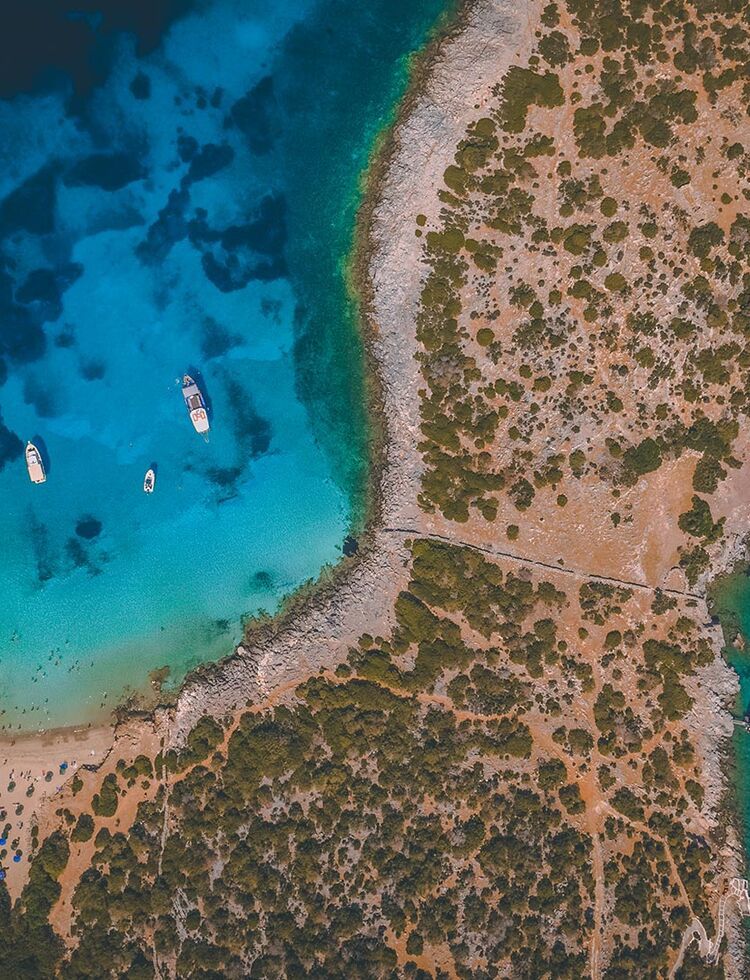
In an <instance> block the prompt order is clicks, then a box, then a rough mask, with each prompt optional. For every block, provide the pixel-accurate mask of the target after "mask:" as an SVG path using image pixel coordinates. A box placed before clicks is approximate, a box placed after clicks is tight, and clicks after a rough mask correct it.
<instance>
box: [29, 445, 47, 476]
mask: <svg viewBox="0 0 750 980" xmlns="http://www.w3.org/2000/svg"><path fill="white" fill-rule="evenodd" d="M26 469H27V470H28V473H29V479H30V480H31V482H32V483H45V482H46V481H47V474H46V473H45V471H44V463H43V462H42V455H41V453H40V452H39V450H38V449H37V448H36V446H35V445H34V444H33V442H30V443H29V444H28V445H27V446H26Z"/></svg>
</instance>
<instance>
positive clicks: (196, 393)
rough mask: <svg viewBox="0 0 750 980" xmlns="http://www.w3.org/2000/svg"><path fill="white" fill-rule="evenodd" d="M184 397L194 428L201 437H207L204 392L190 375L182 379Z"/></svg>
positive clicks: (207, 426)
mask: <svg viewBox="0 0 750 980" xmlns="http://www.w3.org/2000/svg"><path fill="white" fill-rule="evenodd" d="M182 397H183V398H184V399H185V405H186V406H187V410H188V412H189V413H190V421H191V422H192V423H193V428H194V429H195V431H196V432H199V433H200V434H201V435H205V434H206V433H207V432H208V429H209V425H208V412H207V411H206V402H205V400H204V398H203V392H202V391H201V390H200V388H199V387H198V385H197V384H196V383H195V381H193V379H192V378H191V377H190V375H189V374H186V375H185V376H184V377H183V379H182Z"/></svg>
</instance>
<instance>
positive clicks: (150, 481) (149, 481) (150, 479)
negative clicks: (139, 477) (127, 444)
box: [143, 470, 156, 493]
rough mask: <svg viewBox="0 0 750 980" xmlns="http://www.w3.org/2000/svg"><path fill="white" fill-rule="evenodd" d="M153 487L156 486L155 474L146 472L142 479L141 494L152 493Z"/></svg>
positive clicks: (151, 471) (149, 471)
mask: <svg viewBox="0 0 750 980" xmlns="http://www.w3.org/2000/svg"><path fill="white" fill-rule="evenodd" d="M155 485H156V473H154V471H153V470H146V475H145V476H144V478H143V492H144V493H153V492H154V487H155Z"/></svg>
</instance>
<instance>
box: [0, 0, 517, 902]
mask: <svg viewBox="0 0 750 980" xmlns="http://www.w3.org/2000/svg"><path fill="white" fill-rule="evenodd" d="M514 33H518V34H519V35H520V31H519V19H518V14H517V12H515V11H514V8H513V5H512V4H510V3H508V2H503V3H500V2H496V0H479V2H475V0H464V3H463V4H461V5H460V9H459V11H458V12H457V13H456V14H455V16H454V17H453V18H451V20H450V22H449V23H448V24H447V25H446V26H445V27H444V29H443V31H442V33H440V34H438V36H436V37H435V38H434V39H433V40H432V41H431V42H430V43H428V45H427V47H426V48H425V49H424V50H423V51H422V52H420V53H419V54H418V55H417V56H416V58H415V61H414V64H413V77H412V80H411V82H410V85H409V88H408V92H407V95H406V97H405V99H404V100H403V102H402V104H401V106H400V107H399V110H398V115H397V119H396V122H395V124H394V126H393V127H391V129H390V131H389V132H388V133H387V134H386V135H385V138H384V139H383V140H382V141H381V142H380V144H379V146H378V147H377V150H376V152H375V154H374V159H373V161H372V166H371V168H370V170H369V172H368V176H367V187H366V193H365V196H364V200H363V204H362V207H361V212H360V215H359V220H358V230H357V246H356V250H355V255H354V261H353V264H352V269H351V272H352V276H353V286H354V288H355V289H356V290H357V291H358V292H359V296H360V301H361V304H362V316H363V321H364V323H365V326H366V343H367V351H368V362H369V363H368V368H369V369H370V372H371V378H370V379H368V383H369V385H370V391H369V394H370V397H371V408H372V410H373V412H374V413H375V420H374V424H375V426H376V427H377V428H378V429H379V432H378V434H377V436H376V439H375V443H376V445H375V449H374V455H375V459H374V466H373V489H372V494H371V497H372V513H371V517H370V521H369V526H368V528H367V529H366V531H365V533H364V534H363V537H362V540H361V542H360V555H359V556H358V558H356V559H355V560H353V561H352V560H349V561H344V562H342V563H341V564H340V565H339V566H337V568H335V569H333V570H332V571H330V570H328V571H327V572H326V573H324V579H325V580H324V581H322V582H318V583H316V584H315V585H314V586H313V587H312V588H309V589H303V590H302V591H301V593H299V594H298V595H296V596H294V597H292V599H291V601H290V603H289V604H288V607H286V608H285V609H284V610H282V612H281V614H280V615H279V616H278V617H276V618H275V619H273V620H272V621H271V622H270V623H269V624H267V625H264V626H262V627H260V628H259V629H258V630H257V632H256V634H255V635H254V636H253V639H252V641H251V642H248V643H246V644H245V645H240V646H239V647H238V648H237V650H236V651H235V652H234V654H233V655H231V656H230V657H228V658H227V659H226V660H224V661H221V662H219V663H218V664H206V665H204V666H202V667H201V668H199V669H198V670H197V671H195V672H194V673H193V674H192V675H191V676H189V677H188V678H187V679H186V681H185V683H184V685H183V687H182V690H181V692H180V694H179V696H178V697H177V701H176V704H174V705H172V706H169V705H166V706H164V705H161V706H160V708H162V707H163V708H165V709H166V710H158V711H156V712H155V714H154V716H151V717H150V720H149V721H150V723H153V722H154V720H155V719H156V720H157V722H158V725H159V727H160V729H161V732H162V734H163V735H164V736H165V737H166V736H168V741H169V743H170V744H179V743H180V742H181V741H182V740H183V739H184V737H185V735H186V734H187V732H188V731H189V730H190V728H192V726H193V725H194V724H195V722H196V721H197V719H198V718H199V717H200V716H201V715H203V714H206V713H211V714H214V715H216V716H221V715H224V714H230V713H232V712H233V711H234V710H236V709H237V708H238V707H242V706H244V705H245V704H246V703H248V702H253V701H256V700H259V699H263V698H266V697H268V696H269V694H271V693H272V692H273V691H285V690H287V689H291V688H293V687H294V685H295V684H296V683H297V682H298V681H300V680H302V679H304V678H305V677H307V676H309V675H310V674H311V673H315V672H316V671H317V670H319V669H320V668H321V667H326V666H329V667H330V666H335V665H336V664H337V663H339V662H340V661H341V659H343V657H344V656H345V654H346V651H347V649H348V647H349V646H350V645H352V644H354V643H355V642H356V640H357V639H358V638H359V636H360V635H361V634H362V633H363V632H366V631H368V630H373V631H374V632H383V631H385V630H386V629H387V628H388V627H389V626H390V625H391V622H390V614H391V612H392V609H393V600H394V598H395V596H396V595H397V594H398V592H399V591H400V589H401V588H402V587H403V585H404V584H405V582H406V578H407V573H406V570H405V564H406V557H407V551H406V548H405V546H404V542H403V538H402V537H401V536H396V535H392V534H389V533H388V532H386V531H384V530H383V528H384V527H388V526H409V527H414V528H418V529H420V530H421V531H424V532H426V533H429V531H430V530H431V525H430V522H429V520H428V519H427V515H425V514H424V513H423V512H422V511H421V510H420V509H419V507H418V505H417V500H416V497H417V492H418V487H419V480H420V476H421V457H420V456H419V453H418V452H417V449H416V441H417V437H418V431H419V430H418V427H419V399H418V387H419V373H418V369H417V364H416V361H415V360H414V358H413V354H414V353H415V351H416V338H415V336H414V329H413V317H414V313H415V310H416V306H417V302H418V297H419V280H420V273H419V261H420V250H419V246H418V240H417V239H416V238H415V237H414V233H413V221H414V215H415V214H416V213H417V212H418V211H423V212H424V213H433V212H434V211H436V210H437V208H436V204H437V201H436V198H435V188H436V187H437V186H438V183H439V181H440V179H441V177H442V172H443V170H444V168H445V165H446V163H445V161H446V158H447V157H449V156H450V155H451V153H452V148H453V146H454V145H455V143H456V141H457V140H458V139H459V138H460V136H461V135H462V133H463V128H464V125H465V119H464V117H463V115H462V113H461V110H462V109H464V108H465V107H466V106H471V104H472V103H473V102H474V101H476V99H477V97H483V98H486V97H487V96H488V94H489V88H490V86H489V84H488V83H487V78H488V77H491V73H490V72H489V69H490V68H491V67H492V68H493V69H494V70H498V69H499V68H500V66H501V65H502V64H503V59H504V58H505V59H506V61H507V62H508V63H509V61H510V59H511V58H512V57H513V53H511V52H509V49H508V37H509V36H510V35H512V34H514ZM449 52H450V58H449V57H448V53H449ZM477 52H480V53H479V54H478V53H477ZM456 70H457V71H458V75H457V76H456V77H454V74H453V73H454V71H456ZM448 92H450V97H449V98H448V97H447V95H445V93H448ZM441 93H442V94H441ZM414 140H419V141H420V142H419V145H415V143H414V142H413V141H414ZM425 174H429V180H426V179H424V177H423V175H425ZM409 181H411V182H412V183H417V185H418V186H419V193H418V194H417V195H414V194H413V193H411V191H409V192H407V191H406V190H405V185H406V184H408V182H409ZM405 193H406V194H407V196H408V198H409V199H410V201H411V204H410V208H409V209H408V210H406V211H405V210H404V209H403V207H402V205H401V201H402V195H404V194H405ZM404 261H407V262H408V265H409V267H410V268H411V270H412V271H413V274H411V275H408V276H405V275H404V265H403V263H404ZM373 267H376V268H377V269H378V274H377V275H376V276H375V277H374V278H373V282H372V289H369V288H367V283H368V282H369V279H370V269H371V268H373ZM389 278H390V279H391V281H392V282H393V283H395V284H396V288H395V289H392V288H388V286H387V283H388V280H389ZM399 569H401V570H402V571H401V572H400V573H399V571H398V570H399ZM130 727H131V726H130V725H129V724H128V723H127V719H126V721H125V724H124V726H123V725H122V724H118V723H117V722H116V721H115V720H113V722H112V724H111V725H97V726H96V727H91V728H84V727H83V726H81V727H75V728H65V729H55V730H50V731H47V732H44V733H26V734H23V735H19V736H17V737H14V738H0V759H6V760H7V761H6V762H3V763H2V772H1V773H0V780H2V782H1V783H0V785H1V786H2V789H3V792H2V798H1V799H2V802H1V804H0V805H1V806H3V807H5V808H6V809H7V811H8V813H9V814H10V816H9V818H8V819H9V821H10V822H11V823H12V824H13V830H12V834H14V835H15V836H16V837H17V838H18V841H19V847H20V849H21V850H22V851H23V853H24V855H26V854H27V853H28V845H29V836H28V835H29V830H30V826H31V823H32V814H34V819H37V820H39V821H41V822H43V820H44V816H45V814H44V811H45V809H46V808H45V807H44V806H43V803H44V802H45V801H46V800H49V799H51V798H54V795H55V794H56V793H57V791H58V790H57V787H58V786H62V785H64V783H65V782H67V781H70V780H71V779H72V778H73V768H72V760H73V759H75V760H76V762H77V765H83V762H84V757H85V759H86V763H87V764H91V765H98V764H100V763H101V762H102V761H103V760H104V759H105V758H106V756H107V754H108V753H109V752H112V751H116V750H117V742H118V738H119V737H120V733H121V732H123V731H124V729H128V730H129V729H130ZM128 737H130V735H129V736H128ZM74 747H75V748H77V749H78V751H77V752H76V753H74V752H73V751H72V749H73V748H74ZM92 753H93V754H92ZM69 757H70V758H69ZM66 762H67V763H68V768H67V769H66V770H65V775H64V776H63V775H62V774H61V773H60V771H59V767H60V766H61V765H63V764H64V763H66ZM13 771H14V772H15V773H16V774H17V773H18V772H29V773H30V777H29V779H28V780H26V781H24V782H21V781H19V780H16V783H17V787H16V788H14V790H13V791H11V792H8V791H7V787H8V786H9V785H10V783H11V782H12V779H11V775H10V774H11V772H13ZM49 771H52V772H53V779H52V780H51V781H50V783H47V782H45V781H44V777H45V776H46V773H47V772H49ZM29 781H31V782H34V781H35V785H36V786H38V787H39V788H38V789H36V790H35V793H34V796H33V797H26V795H25V793H26V790H27V788H28V786H29V784H30V783H29ZM48 787H49V788H48ZM30 800H33V801H34V805H33V809H32V806H31V804H30V802H29V801H30ZM18 804H22V805H24V810H23V815H19V816H18V817H17V818H16V817H15V815H14V811H15V809H16V807H17V805H18ZM21 824H23V826H21ZM14 839H15V837H14ZM27 867H28V864H27V862H26V860H25V858H24V860H22V861H21V862H19V863H18V864H13V865H11V867H10V869H9V874H8V883H9V886H10V887H11V891H12V892H15V893H17V891H18V888H19V884H20V881H21V880H22V879H23V877H24V876H25V870H26V868H27Z"/></svg>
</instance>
